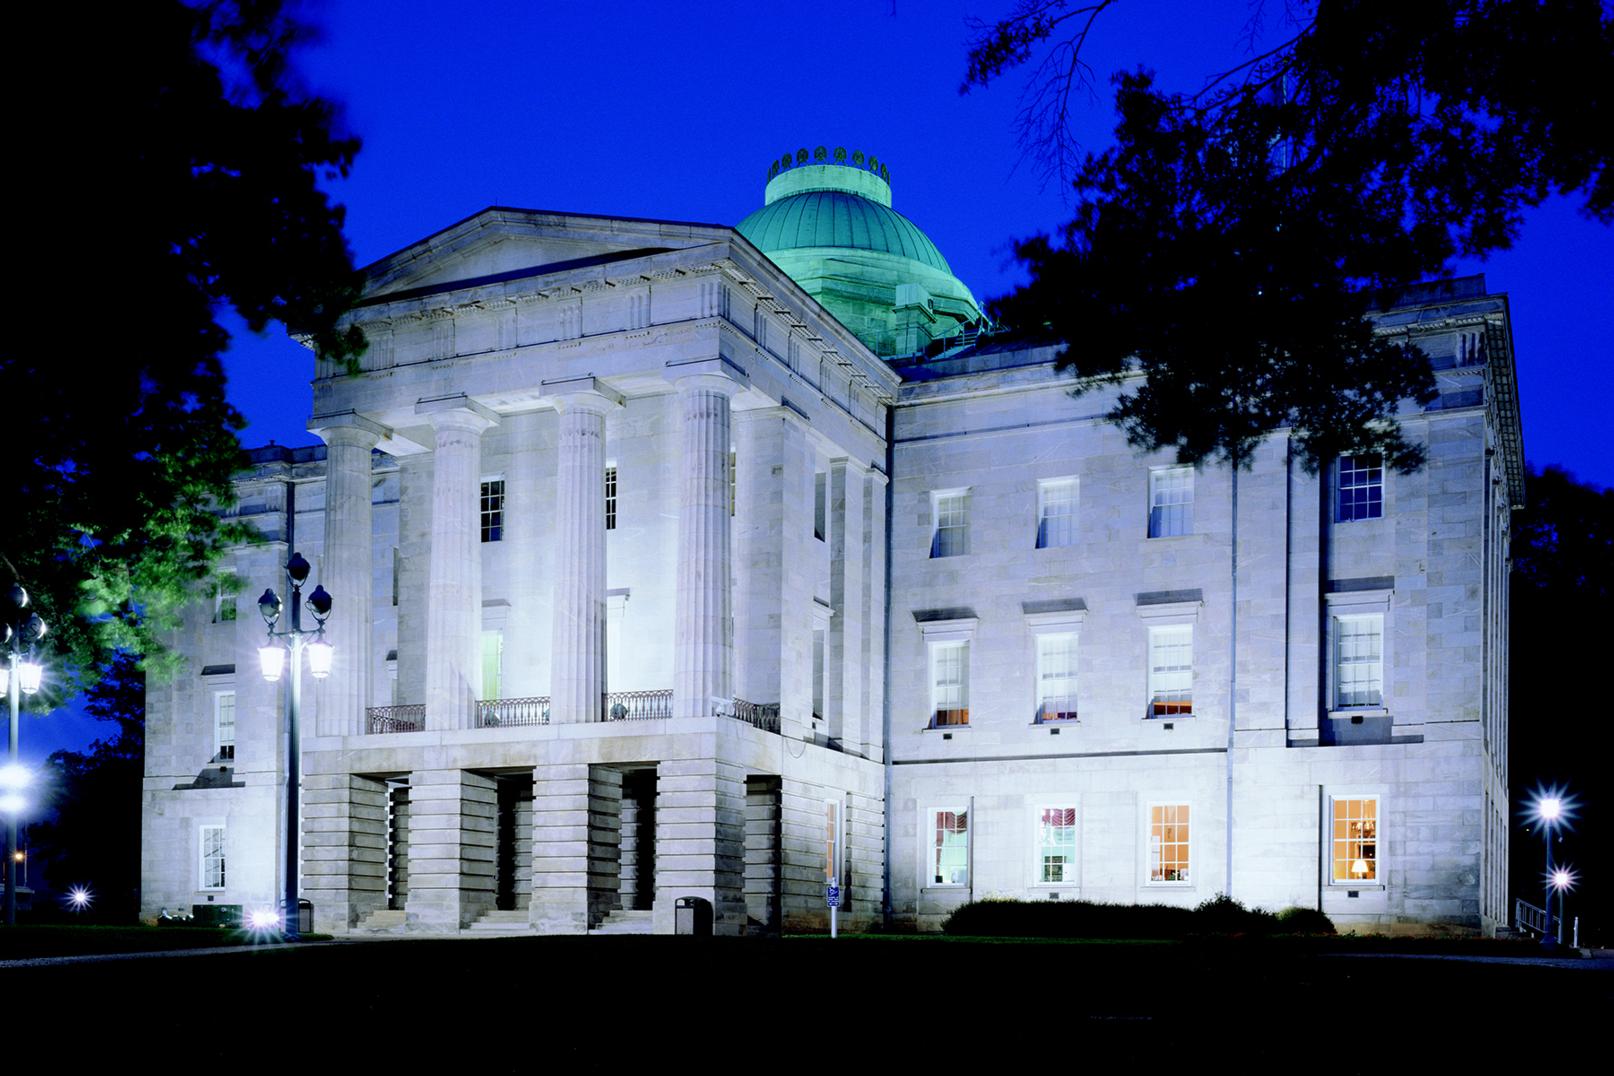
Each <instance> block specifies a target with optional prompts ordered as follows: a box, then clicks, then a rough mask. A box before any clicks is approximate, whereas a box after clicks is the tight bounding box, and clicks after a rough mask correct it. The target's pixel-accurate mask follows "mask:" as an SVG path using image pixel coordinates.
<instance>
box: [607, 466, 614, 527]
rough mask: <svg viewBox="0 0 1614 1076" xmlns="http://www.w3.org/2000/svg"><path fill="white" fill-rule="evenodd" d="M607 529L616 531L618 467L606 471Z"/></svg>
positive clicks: (608, 468)
mask: <svg viewBox="0 0 1614 1076" xmlns="http://www.w3.org/2000/svg"><path fill="white" fill-rule="evenodd" d="M605 529H606V530H608V531H614V530H616V467H614V466H612V467H607V468H606V469H605Z"/></svg>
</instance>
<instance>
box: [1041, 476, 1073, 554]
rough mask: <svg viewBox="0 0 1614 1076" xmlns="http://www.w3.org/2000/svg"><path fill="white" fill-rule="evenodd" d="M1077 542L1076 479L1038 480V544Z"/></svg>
mask: <svg viewBox="0 0 1614 1076" xmlns="http://www.w3.org/2000/svg"><path fill="white" fill-rule="evenodd" d="M1075 544H1076V480H1075V479H1074V478H1055V479H1051V480H1049V481H1046V482H1039V483H1037V548H1038V549H1050V548H1053V547H1054V546H1064V545H1075Z"/></svg>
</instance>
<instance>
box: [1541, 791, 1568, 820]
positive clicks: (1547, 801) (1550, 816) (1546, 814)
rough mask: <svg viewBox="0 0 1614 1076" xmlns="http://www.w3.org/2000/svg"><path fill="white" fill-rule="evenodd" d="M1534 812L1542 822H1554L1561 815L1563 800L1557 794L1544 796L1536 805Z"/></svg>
mask: <svg viewBox="0 0 1614 1076" xmlns="http://www.w3.org/2000/svg"><path fill="white" fill-rule="evenodd" d="M1536 813H1537V814H1538V815H1540V816H1541V820H1542V821H1543V822H1556V821H1558V819H1560V818H1562V817H1563V813H1564V801H1563V800H1561V799H1559V798H1558V797H1557V796H1544V797H1543V798H1542V800H1541V802H1540V803H1539V804H1537V806H1536Z"/></svg>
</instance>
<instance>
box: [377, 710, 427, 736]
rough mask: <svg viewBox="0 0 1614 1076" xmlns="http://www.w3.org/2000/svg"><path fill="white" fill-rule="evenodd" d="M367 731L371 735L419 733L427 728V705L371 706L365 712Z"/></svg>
mask: <svg viewBox="0 0 1614 1076" xmlns="http://www.w3.org/2000/svg"><path fill="white" fill-rule="evenodd" d="M364 716H365V729H366V731H368V732H370V733H371V734H384V733H389V732H419V731H420V730H422V729H424V728H425V727H426V704H425V703H423V702H409V703H404V704H403V705H401V706H371V707H370V708H368V709H367V710H365V711H364Z"/></svg>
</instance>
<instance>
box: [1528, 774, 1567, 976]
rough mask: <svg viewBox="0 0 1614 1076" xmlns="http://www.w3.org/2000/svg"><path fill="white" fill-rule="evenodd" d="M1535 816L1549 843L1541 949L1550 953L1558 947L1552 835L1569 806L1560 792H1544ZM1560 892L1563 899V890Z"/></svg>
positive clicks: (1539, 796)
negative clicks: (1555, 924)
mask: <svg viewBox="0 0 1614 1076" xmlns="http://www.w3.org/2000/svg"><path fill="white" fill-rule="evenodd" d="M1534 814H1535V817H1536V821H1537V822H1538V823H1539V824H1540V826H1541V835H1542V837H1543V838H1545V839H1546V842H1547V876H1546V877H1547V890H1546V896H1545V898H1544V899H1543V900H1542V904H1544V905H1546V909H1545V910H1546V913H1547V925H1546V928H1545V929H1544V930H1543V931H1542V932H1541V948H1543V949H1546V950H1548V951H1549V952H1550V951H1551V950H1554V949H1556V948H1557V947H1558V934H1557V932H1556V931H1555V930H1553V927H1552V893H1553V888H1554V880H1555V878H1556V877H1557V876H1556V873H1555V872H1554V870H1553V867H1552V833H1553V830H1555V829H1557V828H1558V825H1559V823H1561V822H1563V821H1564V819H1565V817H1566V816H1567V814H1568V805H1567V804H1566V803H1565V802H1564V797H1563V795H1562V794H1561V793H1559V792H1558V791H1556V790H1553V791H1549V792H1543V793H1541V794H1539V795H1537V796H1536V800H1535V806H1534ZM1558 892H1559V896H1560V898H1561V897H1562V894H1563V890H1562V889H1560V890H1559V891H1558Z"/></svg>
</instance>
